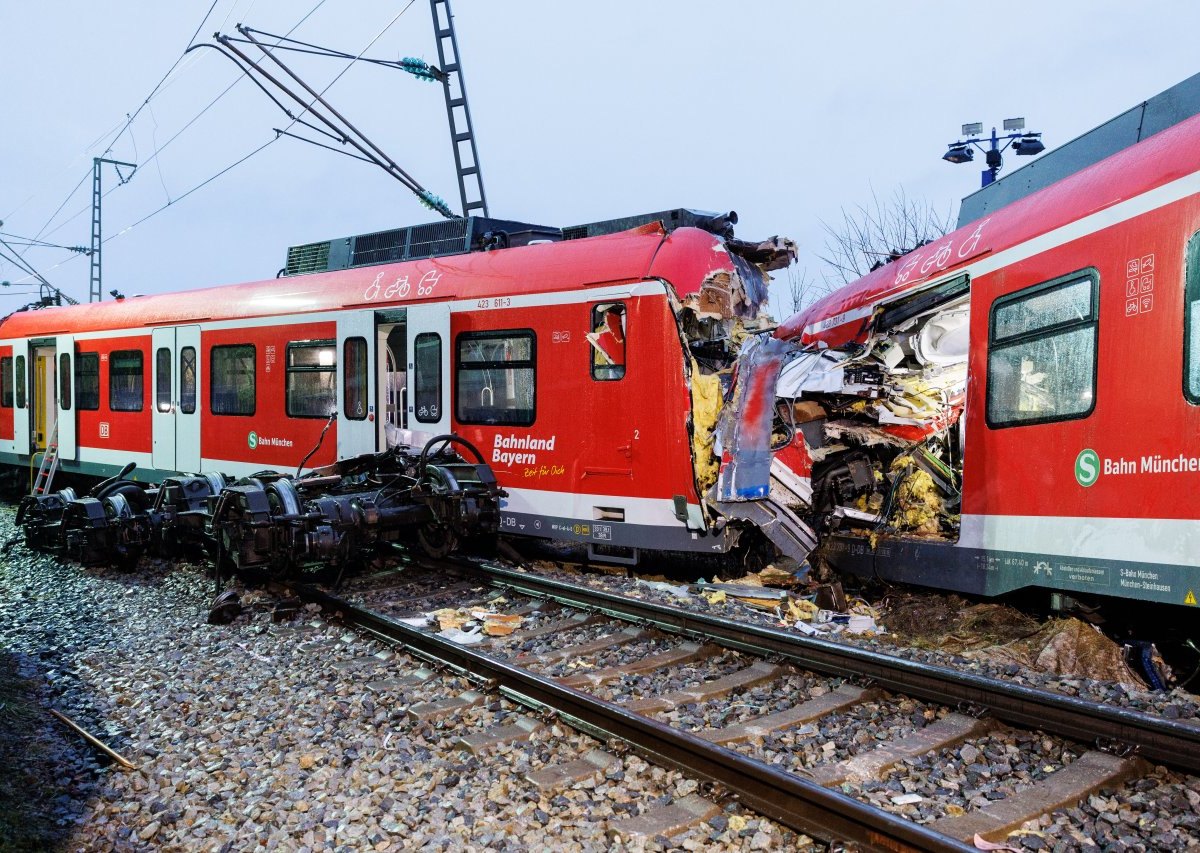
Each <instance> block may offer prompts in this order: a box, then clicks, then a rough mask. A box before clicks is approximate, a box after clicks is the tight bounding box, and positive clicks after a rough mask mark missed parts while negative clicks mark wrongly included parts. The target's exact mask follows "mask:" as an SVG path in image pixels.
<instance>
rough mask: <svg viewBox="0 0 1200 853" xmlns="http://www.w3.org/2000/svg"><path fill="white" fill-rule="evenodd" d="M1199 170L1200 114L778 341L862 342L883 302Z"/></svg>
mask: <svg viewBox="0 0 1200 853" xmlns="http://www.w3.org/2000/svg"><path fill="white" fill-rule="evenodd" d="M1198 170H1200V116H1195V117H1193V118H1190V119H1188V120H1186V121H1183V122H1181V123H1179V124H1177V125H1175V126H1174V127H1171V128H1168V129H1167V130H1164V131H1162V132H1161V133H1158V134H1155V135H1154V136H1151V137H1149V138H1148V139H1145V140H1143V141H1142V142H1139V143H1138V144H1137V145H1133V146H1130V147H1129V148H1126V149H1124V150H1123V151H1120V152H1118V153H1117V154H1114V155H1113V156H1111V157H1109V158H1107V159H1105V160H1102V161H1100V162H1099V163H1096V164H1094V165H1092V166H1089V167H1088V168H1086V169H1084V170H1082V171H1080V172H1077V173H1075V174H1074V175H1071V176H1069V177H1067V178H1064V179H1063V180H1061V181H1059V182H1058V183H1055V184H1052V185H1051V186H1049V187H1046V188H1045V189H1043V190H1039V191H1038V192H1036V193H1033V194H1032V195H1029V196H1026V197H1025V198H1023V199H1021V200H1019V201H1016V202H1013V203H1012V204H1010V205H1008V206H1006V207H1003V208H1001V209H1000V210H997V211H996V212H995V213H993V214H991V215H989V216H986V217H984V218H982V219H978V220H976V221H974V222H971V223H969V224H967V225H964V226H963V227H961V228H959V229H958V230H956V231H952V232H951V233H949V234H947V235H945V236H944V237H941V238H939V239H938V240H935V241H933V242H932V243H930V244H928V245H926V246H922V247H920V248H918V249H915V250H914V251H912V252H909V253H908V254H907V255H904V256H903V257H901V258H899V259H898V260H895V261H892V262H891V263H888V264H885V265H884V266H882V267H880V268H879V269H877V270H875V271H873V272H871V273H868V274H867V275H865V276H863V277H862V278H860V279H858V280H857V281H853V282H851V283H850V284H847V285H845V286H844V287H841V288H839V289H838V290H835V291H834V292H833V293H831V294H829V295H828V296H826V297H824V298H823V299H821V300H819V301H818V302H816V303H814V304H813V305H811V306H809V307H808V308H807V309H805V310H803V311H801V312H799V313H798V314H795V315H793V316H792V317H790V318H789V319H788V320H786V321H785V322H783V323H781V324H780V325H779V328H778V329H777V330H776V331H775V337H777V338H781V339H783V340H798V341H800V342H801V343H803V344H814V343H823V344H825V345H827V346H830V347H838V346H844V345H846V344H849V343H852V342H859V343H861V342H862V341H863V340H865V337H866V334H867V331H868V328H869V326H870V323H871V318H872V316H873V314H874V311H875V309H876V307H877V306H879V305H880V304H881V303H884V302H890V301H892V300H894V299H895V298H897V297H899V296H901V295H903V294H904V293H906V292H911V291H915V290H918V289H920V288H922V287H923V286H925V285H926V284H928V283H930V282H932V281H935V280H942V279H945V278H946V277H947V275H949V274H952V273H953V271H954V270H955V269H958V268H962V267H966V266H967V265H968V264H970V263H971V262H972V261H974V260H976V259H978V258H980V257H981V256H984V255H991V254H996V253H997V252H1000V251H1003V250H1004V249H1008V248H1009V247H1011V246H1015V245H1018V244H1020V243H1024V242H1026V241H1028V240H1031V239H1033V238H1035V237H1037V236H1039V235H1041V234H1045V233H1047V232H1050V231H1053V230H1054V229H1056V228H1059V227H1061V226H1064V225H1067V224H1069V223H1071V222H1075V221H1077V220H1080V219H1082V218H1084V217H1086V216H1088V215H1090V214H1093V213H1096V212H1098V211H1101V210H1104V209H1105V208H1108V207H1111V206H1113V205H1115V204H1118V203H1120V202H1122V201H1125V200H1126V199H1129V198H1132V197H1134V196H1137V195H1140V194H1142V193H1145V192H1148V191H1150V190H1152V189H1154V188H1156V187H1161V186H1163V185H1165V184H1168V183H1170V182H1171V181H1174V180H1176V179H1178V178H1182V177H1185V176H1187V175H1190V174H1192V173H1194V172H1196V171H1198Z"/></svg>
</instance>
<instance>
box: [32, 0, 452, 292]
mask: <svg viewBox="0 0 1200 853" xmlns="http://www.w3.org/2000/svg"><path fill="white" fill-rule="evenodd" d="M325 2H326V0H319V2H318V3H317V4H316V5H315V6H314V7H313V8H312V9H311V10H310V11H309V12H308V14H306V15H305V16H304V17H303V18H301V20H300V21H299V22H297V24H296V25H295V26H294V27H292V29H290V30H288V32H289V33H291V32H294V31H295V29H296V28H297V27H299V26H300V25H301V24H303V23H304V21H305V20H307V19H308V18H309V17H310V16H311V15H312V14H313V13H315V12H316V11H317V10H318V9H319V8H320V7H321V6H322V5H324V3H325ZM414 2H415V0H409V2H408V3H407V4H406V5H405V6H404V7H403V8H402V9H401V10H400V11H399V12H398V13H396V16H395V17H393V18H392V19H391V21H389V22H388V23H387V24H386V25H385V26H384V27H383V29H381V30H380V31H379V32H378V33H377V34H376V35H375V37H374V38H373V39H371V41H370V42H369V43H368V44H367V45H366V47H364V48H363V49H362V51H360V55H361V53H365V52H366V51H368V50H370V49H371V47H372V46H374V44H375V43H376V42H377V41H379V39H380V38H382V37H383V35H384V34H385V33H386V32H387V31H388V30H389V29H391V27H392V26H393V25H394V24H395V23H396V21H397V20H399V18H400V16H401V15H403V14H404V13H405V12H406V11H408V9H409V8H410V7H411V6H412V5H413V3H414ZM354 62H355V61H354V60H351V61H350V62H349V63H348V64H347V65H346V67H345V68H343V69H342V70H341V71H340V72H339V73H338V74H337V75H336V76H335V77H334V78H333V79H332V80H330V81H329V83H328V84H326V85H325V87H324V88H323V89H322V90H321V91H320V93H318V94H320V95H324V94H325V93H326V92H328V91H329V89H330V88H331V87H332V86H333V85H334V84H335V83H337V82H338V80H340V79H341V78H342V77H343V76H344V75H345V74H346V72H347V71H349V70H350V68H351V67H352V66H353V65H354ZM238 79H239V80H240V79H241V78H238ZM236 83H237V81H236V80H235V81H234V84H236ZM234 84H231V85H230V86H229V87H228V88H227V89H226V90H225V91H228V90H229V89H230V88H232V87H233V85H234ZM222 94H223V93H222ZM219 97H220V96H218V100H219ZM211 106H212V104H211V103H210V104H209V107H211ZM209 107H205V110H207V109H208V108H209ZM305 111H308V106H307V105H306V106H305ZM202 112H203V111H202ZM300 115H303V113H301V114H300ZM193 121H194V120H193ZM297 123H304V124H305V125H306V126H309V125H308V123H306V122H301V121H300V118H299V117H297V118H295V119H293V121H292V123H291V124H289V125H288V128H285V129H284V130H285V131H286V130H287V129H290V128H291V127H293V126H294V125H295V124H297ZM282 135H283V133H282V132H280V131H278V129H277V132H276V135H275V136H274V137H272V138H271V139H269V140H267V141H266V142H264V143H262V144H261V145H259V146H258V147H256V148H254V149H253V150H251V151H250V152H248V153H247V154H245V155H243V156H242V157H239V158H238V159H237V160H235V161H234V162H232V163H230V164H229V165H227V166H225V167H224V168H223V169H221V170H220V171H218V172H216V173H215V174H213V175H210V176H209V177H208V178H205V179H204V180H203V181H201V182H200V183H198V184H196V185H195V186H193V187H191V189H189V190H187V191H186V192H184V193H182V194H181V195H179V196H177V197H175V198H174V199H169V200H168V201H167V203H166V204H164V205H162V206H160V207H158V208H156V209H155V210H153V211H151V212H150V213H148V214H146V215H145V216H143V217H141V218H140V219H138V220H136V221H135V222H133V223H131V224H129V225H126V226H125V227H124V228H122V229H121V230H120V231H118V232H116V233H114V234H112V235H110V236H108V237H105V238H104V239H103V240H102V241H101V245H105V244H107V243H109V242H110V241H112V240H115V239H117V238H119V237H122V236H123V235H125V234H127V233H129V232H130V231H132V230H133V229H135V228H137V227H138V226H139V225H141V224H142V223H144V222H146V221H147V220H149V219H152V218H153V217H155V216H157V215H158V214H160V213H162V212H163V211H165V210H167V209H168V208H170V207H172V206H173V205H175V204H177V203H178V202H180V201H182V200H183V199H185V198H187V197H188V196H190V195H192V194H193V193H195V192H197V191H198V190H200V189H202V188H203V187H205V186H207V185H208V184H210V183H212V182H213V181H215V180H216V179H218V178H220V177H221V176H222V175H224V174H226V173H227V172H229V171H231V170H232V169H234V168H236V167H238V166H240V165H241V164H242V163H245V162H246V161H247V160H249V159H250V158H252V157H254V156H255V155H257V154H259V153H260V152H262V151H263V150H265V149H266V148H268V147H270V146H271V145H273V144H274V143H275V142H277V141H279V139H280V137H281V136H282ZM176 136H178V134H176ZM174 138H175V137H172V140H173V139H174ZM172 140H168V141H167V143H164V146H163V147H165V146H166V145H167V144H169V143H170V142H171V141H172ZM309 141H311V140H309ZM159 150H161V149H159ZM157 153H158V152H155V154H153V155H151V156H152V157H153V156H156V155H157ZM147 162H148V161H147ZM110 192H111V190H110ZM426 192H427V191H426ZM430 195H431V197H433V198H435V199H436V196H432V194H430ZM443 204H444V203H443ZM76 257H80V256H79V255H72V256H71V257H68V258H65V259H63V260H61V261H59V262H58V263H56V264H54V265H53V266H51V267H49V268H48V270H47V271H48V272H49V271H53V270H55V269H57V268H59V267H61V266H63V265H64V264H67V263H70V262H71V261H72V260H74V259H75V258H76ZM28 277H29V276H26V277H25V278H28ZM23 280H24V279H21V280H18V281H17V282H14V284H16V283H20V281H23Z"/></svg>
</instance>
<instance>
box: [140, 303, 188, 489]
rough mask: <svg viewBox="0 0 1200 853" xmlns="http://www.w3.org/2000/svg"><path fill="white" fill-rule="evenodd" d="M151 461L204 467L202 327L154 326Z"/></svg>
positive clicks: (161, 466) (169, 466)
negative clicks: (201, 366)
mask: <svg viewBox="0 0 1200 853" xmlns="http://www.w3.org/2000/svg"><path fill="white" fill-rule="evenodd" d="M151 339H152V344H153V349H154V357H153V358H152V359H151V368H150V371H151V383H152V386H151V387H153V388H154V406H153V408H152V410H151V411H152V414H151V417H152V419H153V420H152V427H151V431H152V433H153V437H154V442H153V446H152V452H151V463H152V464H153V465H154V467H155V468H157V469H158V470H160V471H188V472H196V471H199V470H200V406H199V399H200V358H199V352H200V327H199V326H180V327H179V328H170V329H154V330H153V332H152V333H151Z"/></svg>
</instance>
